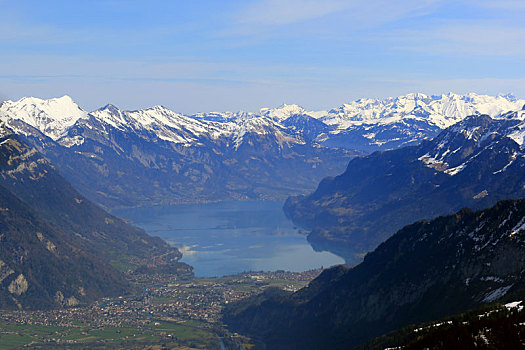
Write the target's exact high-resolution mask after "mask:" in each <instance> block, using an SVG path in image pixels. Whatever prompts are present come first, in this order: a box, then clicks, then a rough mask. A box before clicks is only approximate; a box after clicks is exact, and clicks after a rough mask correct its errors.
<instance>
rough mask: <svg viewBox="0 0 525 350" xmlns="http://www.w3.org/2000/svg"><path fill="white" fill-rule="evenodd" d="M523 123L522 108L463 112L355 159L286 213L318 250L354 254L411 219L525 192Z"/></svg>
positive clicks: (351, 256) (289, 205)
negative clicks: (399, 144)
mask: <svg viewBox="0 0 525 350" xmlns="http://www.w3.org/2000/svg"><path fill="white" fill-rule="evenodd" d="M524 128H525V118H523V111H519V112H513V113H508V114H505V115H503V116H501V117H499V118H497V119H493V118H491V117H489V116H487V115H482V116H471V117H468V118H465V119H464V120H462V121H461V122H459V123H457V124H455V125H453V126H451V127H449V128H447V129H445V130H444V131H442V132H441V133H440V134H439V135H438V136H437V137H436V138H434V139H432V140H425V141H423V142H422V143H421V144H420V145H419V146H412V147H405V148H401V149H397V150H392V151H385V152H375V153H373V154H371V155H369V156H366V157H363V158H355V159H353V160H352V161H350V163H349V164H348V167H347V170H346V171H345V172H344V173H343V174H341V175H339V176H337V177H335V178H326V179H324V180H323V181H322V182H321V183H320V184H319V187H318V188H317V190H316V191H315V192H313V193H312V194H310V195H308V196H300V197H293V198H290V199H288V201H287V202H286V204H285V212H286V213H287V215H288V216H289V217H291V218H292V219H293V220H294V221H295V222H296V223H298V224H300V225H302V226H304V227H307V228H310V229H311V230H312V232H311V233H310V235H309V237H308V238H309V241H310V242H312V243H313V244H314V246H316V247H317V248H319V249H327V250H332V251H334V252H337V253H338V254H340V255H342V256H345V257H346V258H347V259H348V260H350V261H352V260H353V261H355V260H359V258H360V256H362V255H361V254H363V253H365V252H366V251H370V250H372V249H373V248H375V247H376V246H377V245H378V244H379V243H381V242H382V241H384V240H385V239H386V238H388V237H389V236H390V235H392V234H393V233H394V232H395V231H396V230H398V229H400V228H401V227H403V226H404V225H407V224H409V223H411V222H414V221H416V220H421V219H424V218H433V217H436V216H438V215H445V214H450V213H452V212H454V211H457V210H459V209H460V208H462V207H470V208H475V209H479V208H484V207H488V206H490V205H493V204H494V203H496V202H497V201H498V200H502V199H507V198H521V197H523V196H525V180H524V179H525V170H524V169H525V152H524V149H523V135H524V134H523V132H522V130H523V129H524Z"/></svg>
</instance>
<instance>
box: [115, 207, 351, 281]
mask: <svg viewBox="0 0 525 350" xmlns="http://www.w3.org/2000/svg"><path fill="white" fill-rule="evenodd" d="M282 206H283V203H281V202H247V201H228V202H218V203H206V204H182V205H159V206H149V207H141V208H132V209H119V210H115V211H114V214H115V215H118V216H120V217H123V218H126V219H128V220H130V221H131V222H132V223H133V224H135V225H137V226H139V227H141V228H143V229H144V230H146V232H148V233H149V234H150V235H153V236H159V237H161V238H162V239H164V240H166V241H167V242H169V243H170V244H172V245H174V246H175V247H177V248H179V249H180V250H181V251H182V253H183V257H182V259H181V261H183V262H186V263H188V264H190V265H191V266H193V267H194V269H195V275H196V276H199V277H212V276H223V275H231V274H235V273H239V272H244V271H274V270H286V271H306V270H309V269H314V268H319V267H329V266H332V265H337V264H343V263H344V260H343V259H342V258H341V257H338V256H336V255H334V254H332V253H329V252H316V251H314V250H313V248H312V247H311V246H310V244H309V243H308V242H307V240H306V236H305V235H303V234H300V233H299V230H298V229H297V228H295V227H294V225H293V223H292V222H291V221H290V220H288V219H287V218H286V217H285V215H284V213H283V211H282Z"/></svg>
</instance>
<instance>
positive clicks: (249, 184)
mask: <svg viewBox="0 0 525 350" xmlns="http://www.w3.org/2000/svg"><path fill="white" fill-rule="evenodd" d="M524 103H525V101H523V100H517V99H515V98H514V97H512V96H510V95H505V96H497V97H491V96H484V95H476V94H468V95H456V94H448V95H441V96H427V95H423V94H409V95H406V96H400V97H397V98H389V99H385V100H372V99H361V100H357V101H353V102H351V103H348V104H345V105H343V106H341V107H340V108H336V109H332V110H329V111H317V112H315V111H307V110H305V109H303V108H301V107H299V106H297V105H283V106H281V107H279V108H274V109H269V108H264V109H261V110H260V111H259V112H258V113H246V112H239V113H231V112H226V113H218V112H212V113H199V114H196V115H191V116H188V115H183V114H180V113H176V112H173V111H171V110H169V109H167V108H165V107H162V106H156V107H153V108H148V109H143V110H138V111H123V110H120V109H118V108H117V107H115V106H112V105H107V106H105V107H103V108H101V109H99V110H96V111H93V112H91V113H87V112H85V111H83V110H82V109H81V108H79V107H78V106H77V105H76V104H75V103H74V102H73V101H72V100H71V98H69V97H67V96H64V97H62V98H58V99H51V100H40V99H36V98H24V99H21V100H19V101H6V102H4V103H3V104H2V105H0V120H2V121H3V122H4V123H5V124H6V125H7V126H8V127H9V128H11V129H12V130H14V131H15V132H16V133H17V134H20V135H23V137H24V140H25V141H26V142H28V143H29V144H31V145H32V146H34V147H36V148H37V149H38V150H39V151H40V152H41V153H43V154H44V155H45V156H46V157H48V158H49V159H51V161H52V162H53V164H55V165H56V166H57V168H58V170H59V171H60V172H61V173H62V174H63V175H64V176H65V177H66V178H67V179H68V180H69V181H71V183H73V185H74V186H75V187H77V188H78V189H79V190H80V191H81V192H82V193H84V194H85V195H86V196H88V198H90V199H92V200H94V201H96V202H98V203H101V204H103V205H105V206H107V207H118V206H136V205H142V204H148V203H149V204H151V203H169V202H198V201H213V200H224V199H252V200H253V199H255V200H260V199H273V200H282V199H284V198H286V197H287V196H289V195H292V194H301V193H306V192H308V191H311V190H313V189H314V188H315V184H317V183H318V182H319V181H320V180H321V179H322V178H323V177H326V176H329V175H331V174H336V173H339V172H341V171H343V170H344V166H345V165H346V163H347V161H348V160H350V159H351V158H352V157H353V156H355V155H359V154H363V152H372V151H375V150H383V149H393V148H399V147H401V146H404V145H415V144H418V143H419V142H421V141H422V140H423V139H425V138H429V137H434V136H435V135H437V134H438V133H439V132H440V131H441V130H442V129H443V128H445V127H448V126H450V125H451V124H453V123H455V122H457V121H459V120H462V119H463V118H465V117H466V116H467V115H470V114H481V113H487V114H489V115H491V116H497V115H500V114H501V113H503V112H506V111H508V110H517V109H519V108H521V106H522V105H523V104H524Z"/></svg>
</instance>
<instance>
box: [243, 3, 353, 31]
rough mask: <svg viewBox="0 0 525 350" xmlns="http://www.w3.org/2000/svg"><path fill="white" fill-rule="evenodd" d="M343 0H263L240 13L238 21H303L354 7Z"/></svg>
mask: <svg viewBox="0 0 525 350" xmlns="http://www.w3.org/2000/svg"><path fill="white" fill-rule="evenodd" d="M352 6H353V4H352V2H351V1H342V0H325V1H318V0H287V1H282V0H262V1H258V2H256V3H254V4H252V5H250V6H248V7H247V8H245V9H244V10H243V11H241V12H240V13H239V14H238V18H237V20H238V22H239V23H242V24H253V25H264V26H273V25H283V24H291V23H296V22H303V21H307V20H310V19H313V18H319V17H323V16H326V15H329V14H331V13H333V12H337V11H341V10H346V9H348V8H350V7H352Z"/></svg>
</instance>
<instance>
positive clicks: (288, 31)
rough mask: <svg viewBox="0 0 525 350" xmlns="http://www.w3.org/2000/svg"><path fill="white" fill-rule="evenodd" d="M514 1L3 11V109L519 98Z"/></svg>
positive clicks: (188, 109)
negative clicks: (23, 103) (453, 95)
mask: <svg viewBox="0 0 525 350" xmlns="http://www.w3.org/2000/svg"><path fill="white" fill-rule="evenodd" d="M524 15H525V1H521V0H520V1H513V0H500V1H497V0H477V1H474V0H472V1H470V0H467V1H438V0H427V1H425V0H404V1H391V0H390V1H384V0H367V1H364V0H346V1H342V0H324V1H318V0H258V1H254V0H242V1H233V0H220V1H219V0H217V1H207V0H193V1H187V0H186V1H178V0H172V1H156V0H150V1H133V0H129V1H124V0H106V1H102V0H101V1H96V0H91V1H71V0H69V1H53V0H46V1H36V0H35V1H24V0H0V45H1V47H2V49H1V51H0V100H1V99H18V98H20V97H23V96H37V97H42V98H50V97H57V96H62V95H64V94H68V95H70V96H72V97H73V98H74V99H75V100H76V101H77V102H78V103H79V104H80V105H81V106H82V107H83V108H85V109H87V110H93V109H96V108H98V107H100V106H102V105H105V104H107V103H113V104H115V105H117V106H119V107H121V108H126V109H135V108H143V107H148V106H152V105H157V104H162V105H165V106H168V107H170V108H172V109H174V110H177V111H180V112H184V113H194V112H199V111H212V110H214V111H224V110H233V111H236V110H240V109H242V110H248V111H256V110H258V109H259V108H260V107H264V106H269V107H275V106H278V105H280V104H282V103H297V104H300V105H302V106H304V107H305V108H309V109H325V108H332V107H337V106H339V105H341V104H342V103H344V102H347V101H350V100H353V99H356V98H360V97H381V98H382V97H387V96H397V95H402V94H406V93H409V92H425V93H428V94H441V93H447V92H449V91H453V92H457V93H465V92H470V91H474V92H478V93H487V94H497V93H499V92H502V93H507V92H513V93H514V94H516V96H518V97H525V65H524V64H523V62H524V60H523V57H524V55H525V45H524V41H525V40H524V39H525V21H524V18H525V16H524Z"/></svg>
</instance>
